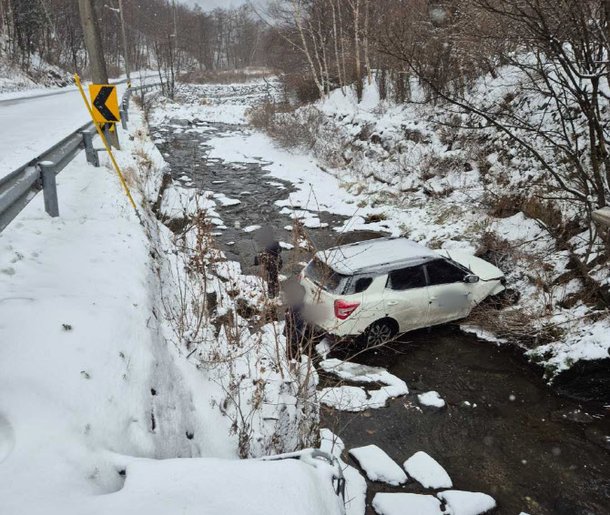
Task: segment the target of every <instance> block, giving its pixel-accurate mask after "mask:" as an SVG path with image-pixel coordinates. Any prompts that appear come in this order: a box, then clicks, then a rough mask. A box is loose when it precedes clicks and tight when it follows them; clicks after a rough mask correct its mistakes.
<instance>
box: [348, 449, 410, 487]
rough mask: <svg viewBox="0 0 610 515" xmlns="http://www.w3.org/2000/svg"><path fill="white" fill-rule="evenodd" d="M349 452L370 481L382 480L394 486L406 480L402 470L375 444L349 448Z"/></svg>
mask: <svg viewBox="0 0 610 515" xmlns="http://www.w3.org/2000/svg"><path fill="white" fill-rule="evenodd" d="M349 453H350V454H351V455H352V457H353V458H354V459H355V460H356V461H357V462H358V463H359V464H360V467H362V469H363V470H364V472H365V473H366V476H367V477H368V478H369V479H370V480H371V481H382V482H384V483H388V484H390V485H394V486H398V485H401V484H403V483H406V482H407V475H406V474H405V472H404V470H402V468H400V466H399V465H398V464H397V463H396V462H395V461H394V460H393V459H392V458H390V457H389V456H388V455H387V454H386V453H385V452H384V451H383V450H382V449H380V448H379V447H377V446H376V445H366V446H365V447H356V448H354V449H350V451H349Z"/></svg>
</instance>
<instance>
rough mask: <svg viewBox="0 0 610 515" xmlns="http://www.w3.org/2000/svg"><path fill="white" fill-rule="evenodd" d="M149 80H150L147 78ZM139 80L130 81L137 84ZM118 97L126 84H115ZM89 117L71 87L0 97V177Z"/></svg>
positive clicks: (71, 130) (45, 148)
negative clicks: (34, 93) (33, 93)
mask: <svg viewBox="0 0 610 515" xmlns="http://www.w3.org/2000/svg"><path fill="white" fill-rule="evenodd" d="M150 81H151V82H152V79H150ZM138 84H139V81H134V85H136V86H137V85H138ZM117 87H118V93H119V98H120V97H121V96H122V95H123V93H124V91H125V89H126V87H127V86H126V84H125V83H120V84H117ZM89 120H90V118H89V114H88V113H87V110H86V108H85V106H84V104H83V100H82V98H81V95H80V92H79V91H78V89H76V88H74V87H70V88H67V89H65V90H51V91H48V92H44V91H43V92H37V93H36V95H34V96H32V95H31V93H28V92H24V93H23V95H22V96H19V97H17V96H14V95H12V96H9V97H6V98H3V99H0V177H3V176H5V175H7V174H8V173H9V172H11V171H13V170H15V169H16V168H18V167H20V166H21V165H23V164H25V163H27V162H28V161H30V160H32V159H33V158H35V157H36V156H38V155H39V154H41V153H42V152H44V151H45V150H47V149H48V148H50V147H51V146H53V145H54V144H55V143H57V142H58V141H59V140H61V139H63V138H64V137H66V136H67V135H68V134H70V133H71V132H73V131H75V130H76V129H78V128H79V127H81V126H82V125H84V124H85V123H87V122H88V121H89Z"/></svg>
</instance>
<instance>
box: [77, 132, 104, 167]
mask: <svg viewBox="0 0 610 515" xmlns="http://www.w3.org/2000/svg"><path fill="white" fill-rule="evenodd" d="M81 134H82V135H83V141H84V143H85V155H86V156H87V163H89V164H91V165H93V166H99V165H100V157H99V156H98V155H97V150H95V148H93V133H92V132H89V131H83V132H81Z"/></svg>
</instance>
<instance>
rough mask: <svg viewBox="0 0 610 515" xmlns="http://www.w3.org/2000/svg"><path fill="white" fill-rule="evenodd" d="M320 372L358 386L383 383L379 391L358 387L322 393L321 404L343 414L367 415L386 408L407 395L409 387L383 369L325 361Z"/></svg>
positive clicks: (328, 389) (338, 361) (329, 390)
mask: <svg viewBox="0 0 610 515" xmlns="http://www.w3.org/2000/svg"><path fill="white" fill-rule="evenodd" d="M320 368H321V369H322V370H324V371H325V372H327V373H330V374H334V375H336V376H337V377H339V378H340V379H344V380H347V381H351V382H357V383H382V384H385V385H386V386H382V387H381V388H379V389H374V390H373V389H366V390H365V389H364V388H361V387H355V386H346V385H342V386H334V387H327V388H324V389H322V391H321V392H320V401H321V402H322V403H323V404H325V405H327V406H330V407H333V408H335V409H339V410H342V411H364V410H366V409H374V408H383V407H384V406H385V405H386V402H387V401H388V400H389V399H393V398H395V397H399V396H401V395H407V394H408V393H409V389H408V387H407V384H406V383H405V382H404V381H403V380H402V379H400V378H398V377H396V376H395V375H393V374H390V373H389V372H388V371H387V370H385V369H383V368H380V367H371V366H367V365H360V364H358V363H349V362H346V361H341V360H339V359H325V360H323V361H321V362H320Z"/></svg>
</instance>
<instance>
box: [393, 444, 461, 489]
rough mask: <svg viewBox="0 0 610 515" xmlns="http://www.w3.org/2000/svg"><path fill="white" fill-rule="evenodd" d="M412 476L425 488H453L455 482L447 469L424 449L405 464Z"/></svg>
mask: <svg viewBox="0 0 610 515" xmlns="http://www.w3.org/2000/svg"><path fill="white" fill-rule="evenodd" d="M403 467H404V469H405V470H406V471H407V474H409V476H410V477H412V478H413V479H415V480H416V481H417V482H419V483H420V484H421V485H422V486H423V487H424V488H435V489H438V488H451V487H452V486H453V483H452V482H451V478H450V477H449V474H447V472H446V471H445V469H444V468H443V467H442V466H441V465H440V463H438V461H436V460H435V459H434V458H432V457H431V456H430V455H429V454H426V453H425V452H423V451H419V452H416V453H415V454H414V455H413V456H411V457H410V458H409V459H408V460H407V461H405V462H404V464H403Z"/></svg>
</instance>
